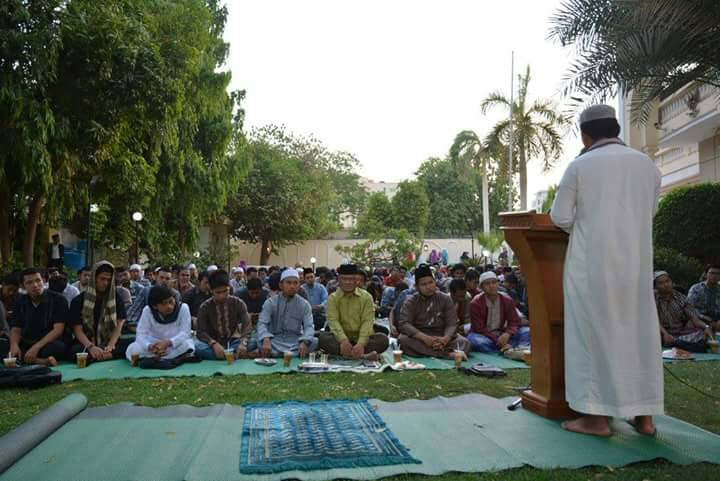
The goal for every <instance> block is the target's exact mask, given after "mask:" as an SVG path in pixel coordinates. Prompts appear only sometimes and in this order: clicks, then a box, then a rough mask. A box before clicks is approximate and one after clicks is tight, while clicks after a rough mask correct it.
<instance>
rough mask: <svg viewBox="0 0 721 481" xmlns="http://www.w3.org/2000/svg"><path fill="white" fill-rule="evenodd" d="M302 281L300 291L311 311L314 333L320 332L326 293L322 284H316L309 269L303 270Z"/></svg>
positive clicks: (322, 324)
mask: <svg viewBox="0 0 721 481" xmlns="http://www.w3.org/2000/svg"><path fill="white" fill-rule="evenodd" d="M303 281H304V282H303V285H302V286H301V289H302V290H303V291H304V292H305V294H306V298H307V299H308V302H310V307H311V309H313V325H314V326H315V329H316V331H320V330H321V329H323V327H324V326H325V319H326V316H325V308H326V303H327V301H328V291H327V290H326V288H325V286H324V285H323V284H321V283H320V282H316V280H315V273H314V272H313V269H311V268H310V267H306V268H305V269H303Z"/></svg>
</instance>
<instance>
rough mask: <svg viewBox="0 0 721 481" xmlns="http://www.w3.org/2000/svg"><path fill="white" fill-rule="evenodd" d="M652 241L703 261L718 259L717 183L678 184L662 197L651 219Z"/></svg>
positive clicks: (715, 260)
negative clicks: (685, 185) (681, 185)
mask: <svg viewBox="0 0 721 481" xmlns="http://www.w3.org/2000/svg"><path fill="white" fill-rule="evenodd" d="M653 236H654V245H655V246H656V247H666V248H669V249H673V250H675V251H677V252H679V253H681V254H683V255H684V256H686V257H694V258H696V259H698V260H699V261H701V262H702V263H703V264H711V263H717V262H718V261H719V184H718V183H713V184H711V183H708V184H699V185H693V186H689V187H681V188H678V189H675V190H673V191H671V192H669V194H668V195H666V197H664V198H663V199H662V200H661V202H660V204H659V208H658V212H657V213H656V218H655V219H654V223H653Z"/></svg>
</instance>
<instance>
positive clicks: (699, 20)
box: [550, 0, 719, 123]
mask: <svg viewBox="0 0 721 481" xmlns="http://www.w3.org/2000/svg"><path fill="white" fill-rule="evenodd" d="M551 25H552V27H551V30H550V37H551V38H553V39H555V40H556V41H558V42H560V43H561V44H562V45H564V46H568V45H573V46H574V48H575V50H576V59H575V61H573V62H572V63H571V66H570V68H569V71H568V73H567V76H566V89H565V90H566V93H567V94H569V95H572V94H574V93H576V94H578V93H580V94H582V95H588V96H591V97H592V99H593V101H594V102H597V101H601V100H604V99H606V98H610V97H614V96H616V95H618V93H619V92H621V93H622V94H624V95H625V94H627V93H629V92H631V91H633V97H632V100H631V112H632V117H633V119H634V120H636V121H639V122H644V123H645V122H646V120H647V119H648V115H649V113H650V112H651V109H652V107H653V104H654V101H655V100H656V99H657V98H658V97H661V98H663V97H666V96H668V95H670V94H671V93H673V92H675V91H676V90H678V89H680V88H681V87H683V86H685V85H686V84H688V83H689V82H695V83H704V84H710V85H715V86H718V85H719V41H718V40H719V2H718V0H664V1H659V0H638V1H618V0H565V1H564V2H563V3H562V4H561V6H560V7H559V8H558V10H557V11H556V12H555V14H554V15H553V17H552V18H551Z"/></svg>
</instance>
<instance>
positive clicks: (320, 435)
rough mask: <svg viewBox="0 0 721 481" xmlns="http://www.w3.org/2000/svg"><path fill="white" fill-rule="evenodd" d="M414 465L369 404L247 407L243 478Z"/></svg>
mask: <svg viewBox="0 0 721 481" xmlns="http://www.w3.org/2000/svg"><path fill="white" fill-rule="evenodd" d="M416 463H420V461H418V460H417V459H414V458H412V457H411V455H410V454H409V453H408V450H407V449H406V448H405V447H404V446H403V445H402V444H401V443H400V441H399V440H398V438H396V437H395V435H394V434H393V433H392V432H391V430H390V429H388V427H387V426H386V423H385V422H384V421H383V419H382V418H381V417H380V416H379V415H378V413H376V411H375V409H373V407H372V406H371V405H370V404H369V403H368V401H367V400H359V401H351V400H329V401H315V402H299V401H287V402H282V403H275V404H251V405H248V406H246V407H245V418H244V420H243V438H242V442H241V445H240V472H241V473H277V472H281V471H289V470H295V469H301V470H311V469H331V468H354V467H360V466H383V465H388V464H416Z"/></svg>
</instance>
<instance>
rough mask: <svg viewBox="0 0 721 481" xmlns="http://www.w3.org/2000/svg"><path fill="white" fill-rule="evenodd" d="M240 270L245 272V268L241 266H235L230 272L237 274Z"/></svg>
mask: <svg viewBox="0 0 721 481" xmlns="http://www.w3.org/2000/svg"><path fill="white" fill-rule="evenodd" d="M238 272H241V273H242V272H243V269H241V268H240V267H233V268H232V269H231V270H230V273H231V274H237V273H238Z"/></svg>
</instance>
